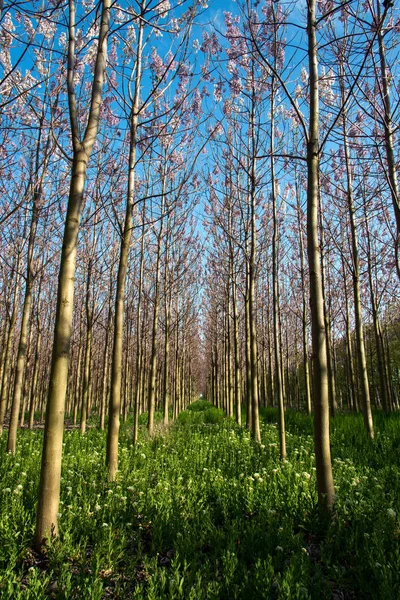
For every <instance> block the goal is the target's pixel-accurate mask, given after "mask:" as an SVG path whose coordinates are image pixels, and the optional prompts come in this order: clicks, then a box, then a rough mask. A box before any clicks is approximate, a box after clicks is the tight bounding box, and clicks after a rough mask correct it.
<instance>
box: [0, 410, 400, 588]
mask: <svg viewBox="0 0 400 600" xmlns="http://www.w3.org/2000/svg"><path fill="white" fill-rule="evenodd" d="M274 420H276V411H271V410H270V409H268V410H267V411H262V425H261V434H262V444H261V445H258V444H256V443H255V442H254V441H253V440H252V439H251V436H250V434H249V433H248V432H247V431H246V430H245V429H244V428H240V427H238V426H237V425H236V424H235V423H234V422H233V421H232V420H230V419H227V418H225V417H224V415H223V413H222V412H221V411H219V410H218V409H215V408H214V407H211V406H210V405H209V404H208V403H207V402H206V401H204V400H201V401H198V402H197V403H194V404H193V405H192V406H191V407H190V408H189V410H187V411H185V412H184V413H181V415H180V416H179V419H178V422H177V424H175V425H173V426H172V427H171V428H169V430H168V431H167V432H165V431H164V432H163V434H162V435H161V434H160V435H158V436H157V437H155V438H154V439H148V438H147V437H146V436H145V432H144V431H142V432H141V440H140V441H139V442H138V444H137V445H136V446H133V445H132V442H131V439H132V423H131V422H130V421H129V420H128V422H127V423H126V424H125V425H123V426H122V428H121V436H120V471H119V478H118V481H117V482H116V483H114V484H110V483H108V481H107V471H106V468H105V460H104V455H105V433H104V432H101V431H99V430H97V429H96V428H95V427H92V428H90V429H89V431H88V432H87V434H86V435H85V436H84V437H82V436H81V434H80V433H79V431H66V432H65V436H64V456H63V471H62V487H61V506H60V537H59V538H58V539H57V540H56V541H54V542H53V543H52V544H51V546H50V547H49V548H48V550H47V552H46V553H45V554H43V555H37V554H35V553H34V552H33V551H32V550H31V549H30V545H31V541H32V537H33V532H34V524H35V506H36V498H37V486H38V480H39V465H40V455H41V443H42V433H41V432H39V431H34V432H30V431H27V430H21V431H20V432H19V447H18V451H17V455H16V456H15V457H11V456H10V455H6V454H5V453H4V445H5V441H6V440H5V439H4V436H3V439H2V440H1V442H0V446H1V448H0V451H1V453H2V454H1V455H2V457H3V459H2V462H1V466H0V597H1V598H4V599H13V600H14V599H18V598H31V599H35V600H39V599H41V598H59V599H72V600H73V599H82V598H85V599H93V600H95V599H100V598H121V599H131V598H132V599H137V600H139V599H143V600H144V599H146V600H163V599H168V600H175V599H180V598H182V599H185V600H202V599H204V600H205V599H215V600H217V599H218V600H224V599H226V600H228V599H234V598H242V599H244V600H252V599H254V600H259V599H260V600H262V599H275V598H279V599H281V598H282V599H283V598H290V599H291V598H294V599H306V598H312V599H318V600H320V599H324V598H336V599H339V598H348V599H350V598H354V599H358V598H371V599H372V598H382V599H388V600H390V599H392V598H393V599H397V598H398V597H399V595H400V551H399V534H400V530H399V519H398V515H399V511H400V468H399V460H398V456H399V446H400V427H399V425H400V422H399V416H398V415H392V416H390V417H383V416H382V415H380V414H378V415H375V423H376V429H377V434H376V439H375V441H374V442H371V441H370V440H368V439H367V436H366V435H365V433H364V429H363V424H362V419H361V417H359V416H354V415H345V416H338V417H336V419H335V421H334V422H333V425H332V457H333V468H334V478H335V485H336V494H337V502H336V511H335V514H334V517H333V519H332V521H331V522H330V523H329V524H328V526H327V528H326V524H325V527H324V528H323V527H322V524H321V523H320V520H319V517H318V509H317V505H316V502H317V499H316V492H315V468H314V454H313V441H312V420H311V418H309V417H307V416H305V415H301V414H298V413H294V412H290V411H288V413H287V419H286V421H287V430H288V431H287V446H288V461H287V462H285V463H283V462H282V461H281V460H280V459H279V445H278V438H277V436H278V432H277V427H276V425H275V423H274V422H273V421H274Z"/></svg>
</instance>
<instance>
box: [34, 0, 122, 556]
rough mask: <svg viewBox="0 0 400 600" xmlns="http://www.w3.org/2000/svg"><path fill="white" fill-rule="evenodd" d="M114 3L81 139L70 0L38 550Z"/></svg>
mask: <svg viewBox="0 0 400 600" xmlns="http://www.w3.org/2000/svg"><path fill="white" fill-rule="evenodd" d="M110 6H111V2H110V0H103V2H102V14H101V23H100V32H99V43H98V50H97V56H96V63H95V67H94V76H93V87H92V98H91V104H90V110H89V119H88V124H87V128H86V131H85V135H84V139H83V142H80V141H79V138H78V121H77V114H76V98H75V91H74V87H73V86H74V84H73V79H74V65H75V4H74V1H73V0H70V27H69V36H70V37H69V47H68V97H69V107H70V118H71V127H72V134H73V150H74V152H73V161H72V168H71V183H70V193H69V198H68V207H67V215H66V221H65V229H64V237H63V246H62V253H61V261H60V271H59V277H58V291H57V307H56V317H55V326H54V342H53V354H52V361H51V373H50V385H49V392H48V401H47V409H46V422H45V428H44V440H43V451H42V464H41V472H40V483H39V502H38V508H37V515H36V531H35V546H36V548H37V549H39V550H40V548H41V547H42V545H43V543H46V540H47V539H48V538H49V537H51V536H53V535H57V533H58V512H59V500H60V477H61V458H62V440H63V431H64V411H65V396H66V389H67V381H68V363H69V349H70V340H71V327H72V315H73V301H74V279H75V267H76V251H77V240H78V232H79V225H80V218H81V208H82V202H83V192H84V187H85V181H86V172H87V165H88V160H89V156H90V153H91V151H92V148H93V145H94V142H95V139H96V136H97V131H98V125H99V119H100V106H101V96H102V89H103V81H104V74H105V67H106V54H107V36H108V30H109V22H110Z"/></svg>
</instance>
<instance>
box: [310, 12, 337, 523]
mask: <svg viewBox="0 0 400 600" xmlns="http://www.w3.org/2000/svg"><path fill="white" fill-rule="evenodd" d="M315 4H316V0H309V3H308V6H307V32H308V58H309V73H310V76H309V85H310V121H309V132H308V140H307V174H308V180H307V253H308V264H309V277H310V309H311V332H312V349H313V399H314V447H315V460H316V475H317V489H318V503H319V506H320V507H321V509H322V510H323V511H324V510H327V511H331V510H332V507H333V504H334V486H333V476H332V462H331V450H330V435H329V390H328V376H327V368H328V366H327V352H326V332H325V320H324V298H323V290H322V276H321V251H320V247H319V239H318V195H319V187H318V175H319V155H320V148H319V106H318V104H319V92H318V58H317V38H316V29H317V22H316V17H315Z"/></svg>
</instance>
